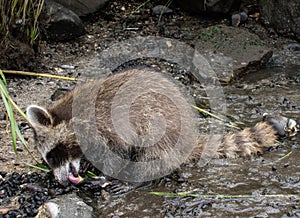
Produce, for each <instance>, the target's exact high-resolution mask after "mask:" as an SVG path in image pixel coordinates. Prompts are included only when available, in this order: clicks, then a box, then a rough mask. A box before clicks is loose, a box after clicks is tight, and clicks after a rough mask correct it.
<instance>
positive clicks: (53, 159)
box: [46, 144, 68, 168]
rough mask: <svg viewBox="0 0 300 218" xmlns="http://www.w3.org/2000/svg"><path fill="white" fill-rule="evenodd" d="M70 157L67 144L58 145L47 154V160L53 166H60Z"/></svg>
mask: <svg viewBox="0 0 300 218" xmlns="http://www.w3.org/2000/svg"><path fill="white" fill-rule="evenodd" d="M67 159H68V153H67V151H66V148H65V146H63V145H62V144H58V145H56V146H55V147H54V148H53V149H52V150H51V151H50V152H48V154H47V155H46V161H47V163H48V164H49V166H50V167H51V168H55V167H59V166H60V165H61V164H62V163H64V162H65V161H66V160H67Z"/></svg>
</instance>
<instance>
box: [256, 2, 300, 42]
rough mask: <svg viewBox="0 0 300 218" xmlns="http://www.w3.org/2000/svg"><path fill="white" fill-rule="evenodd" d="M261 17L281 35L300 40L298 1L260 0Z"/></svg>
mask: <svg viewBox="0 0 300 218" xmlns="http://www.w3.org/2000/svg"><path fill="white" fill-rule="evenodd" d="M259 2H260V7H261V14H262V17H263V18H264V19H265V20H266V21H267V22H268V23H270V25H271V26H272V27H274V29H275V30H276V31H277V32H278V33H280V34H283V35H286V36H292V37H295V38H296V39H297V40H299V41H300V1H299V0H276V1H270V0H260V1H259Z"/></svg>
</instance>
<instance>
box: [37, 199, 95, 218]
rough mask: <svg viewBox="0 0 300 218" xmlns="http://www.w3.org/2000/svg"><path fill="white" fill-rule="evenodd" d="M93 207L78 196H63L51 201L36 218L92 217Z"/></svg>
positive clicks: (40, 210)
mask: <svg viewBox="0 0 300 218" xmlns="http://www.w3.org/2000/svg"><path fill="white" fill-rule="evenodd" d="M92 213H93V209H92V207H90V206H88V205H87V204H85V203H84V202H83V201H82V200H81V199H80V198H78V197H77V196H76V194H67V195H61V196H59V197H57V198H54V199H51V200H49V201H48V202H46V203H45V204H43V205H42V206H41V207H40V208H39V212H38V214H37V215H36V218H42V217H52V218H56V217H75V218H76V217H80V218H90V217H92Z"/></svg>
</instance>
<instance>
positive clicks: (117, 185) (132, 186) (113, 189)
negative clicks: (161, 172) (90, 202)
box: [106, 180, 153, 196]
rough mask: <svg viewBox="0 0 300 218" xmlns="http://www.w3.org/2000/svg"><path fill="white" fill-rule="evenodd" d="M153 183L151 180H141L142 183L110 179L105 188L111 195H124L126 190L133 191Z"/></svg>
mask: <svg viewBox="0 0 300 218" xmlns="http://www.w3.org/2000/svg"><path fill="white" fill-rule="evenodd" d="M152 184H153V183H152V181H149V182H142V183H129V182H123V181H119V180H114V181H112V184H111V185H110V186H108V187H107V188H106V190H107V191H108V192H109V193H110V194H111V195H118V196H119V195H124V194H127V193H128V192H131V191H134V190H136V189H139V188H145V187H148V186H151V185H152Z"/></svg>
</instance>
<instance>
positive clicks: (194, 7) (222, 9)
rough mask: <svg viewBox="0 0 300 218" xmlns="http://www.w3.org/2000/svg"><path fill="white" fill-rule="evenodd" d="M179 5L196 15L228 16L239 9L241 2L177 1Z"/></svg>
mask: <svg viewBox="0 0 300 218" xmlns="http://www.w3.org/2000/svg"><path fill="white" fill-rule="evenodd" d="M177 3H178V4H179V5H180V6H181V7H182V8H183V9H185V10H188V11H192V12H196V13H206V12H207V13H219V14H226V13H228V12H229V11H230V10H232V9H233V8H237V7H238V6H239V5H240V3H241V1H240V0H186V1H180V0H177Z"/></svg>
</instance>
